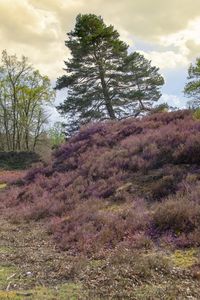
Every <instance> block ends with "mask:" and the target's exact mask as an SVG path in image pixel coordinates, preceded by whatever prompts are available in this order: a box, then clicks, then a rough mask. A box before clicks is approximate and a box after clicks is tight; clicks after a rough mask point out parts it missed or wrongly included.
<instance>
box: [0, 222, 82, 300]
mask: <svg viewBox="0 0 200 300" xmlns="http://www.w3.org/2000/svg"><path fill="white" fill-rule="evenodd" d="M44 228H45V226H42V224H35V223H30V224H12V223H10V222H8V221H6V220H5V219H3V218H1V219H0V290H1V292H0V299H24V298H26V299H38V300H39V299H41V300H42V299H79V295H81V293H82V292H81V285H80V284H79V283H77V282H73V281H71V279H69V277H70V273H71V275H73V274H72V271H73V270H72V262H73V258H70V257H69V256H67V255H66V253H63V252H62V253H61V252H59V251H58V250H56V249H55V245H54V244H53V242H52V241H51V238H49V236H48V233H47V232H46V231H45V229H44ZM71 278H72V279H73V276H72V277H71ZM10 291H14V292H10ZM15 291H16V292H15Z"/></svg>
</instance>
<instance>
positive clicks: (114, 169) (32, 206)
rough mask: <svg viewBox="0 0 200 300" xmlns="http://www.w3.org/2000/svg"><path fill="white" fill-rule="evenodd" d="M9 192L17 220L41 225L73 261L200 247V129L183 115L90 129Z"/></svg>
mask: <svg viewBox="0 0 200 300" xmlns="http://www.w3.org/2000/svg"><path fill="white" fill-rule="evenodd" d="M6 193H7V195H6V197H5V194H1V195H3V196H1V195H0V197H2V201H4V200H3V199H6V202H5V201H4V203H5V206H6V207H7V209H8V212H9V215H10V216H12V218H13V219H14V220H15V221H17V220H20V219H26V220H27V221H28V220H30V219H33V220H40V219H44V221H46V222H47V224H50V226H49V232H50V233H52V234H53V236H54V239H55V241H56V243H57V244H58V245H59V246H60V247H61V248H62V249H65V250H68V251H70V252H71V253H73V254H76V253H80V252H82V253H85V254H86V255H92V254H94V253H97V252H99V251H101V250H106V249H110V248H115V246H116V245H117V244H119V243H125V244H126V243H128V245H131V247H138V245H143V246H144V245H147V244H148V245H150V244H151V243H150V242H149V240H150V239H152V241H155V239H162V237H164V236H171V237H172V239H171V240H173V241H174V243H177V244H178V245H179V246H184V247H186V246H187V245H200V236H199V234H198V232H200V222H199V218H200V201H199V199H200V198H199V196H200V122H199V120H196V119H194V118H193V117H192V114H191V112H190V111H187V110H185V111H177V112H171V113H157V114H153V115H150V116H147V117H144V118H142V119H140V120H138V119H131V118H130V119H126V120H123V121H110V122H107V123H106V122H105V123H97V124H93V125H90V126H88V127H85V128H82V129H81V131H80V132H79V133H78V134H77V135H75V136H74V137H72V138H71V139H70V140H69V141H68V142H67V143H66V144H65V145H62V146H61V147H60V148H59V149H58V150H57V151H56V152H55V153H54V158H53V162H52V163H51V164H50V165H49V166H47V167H40V168H37V169H33V170H31V171H30V172H29V173H28V174H27V175H26V176H25V177H24V179H23V186H21V187H17V188H12V189H11V190H9V191H6ZM145 241H147V242H145ZM141 247H142V246H141Z"/></svg>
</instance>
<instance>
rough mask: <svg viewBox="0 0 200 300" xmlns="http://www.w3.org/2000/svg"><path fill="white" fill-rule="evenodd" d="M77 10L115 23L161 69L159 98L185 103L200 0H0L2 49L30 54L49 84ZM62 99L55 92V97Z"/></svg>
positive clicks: (199, 43)
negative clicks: (185, 88) (48, 79)
mask: <svg viewBox="0 0 200 300" xmlns="http://www.w3.org/2000/svg"><path fill="white" fill-rule="evenodd" d="M79 13H95V14H97V15H101V16H102V17H103V18H104V21H105V22H106V23H107V24H112V25H114V27H115V28H116V29H117V30H118V31H119V33H120V35H121V38H122V39H123V40H124V41H126V42H127V43H128V44H129V45H130V49H131V50H137V51H140V52H142V53H143V54H144V55H145V57H147V58H148V59H151V60H152V63H153V64H154V65H156V66H158V67H159V68H160V72H161V73H162V74H163V76H164V77H165V86H164V87H163V90H162V92H163V96H162V101H165V102H166V101H167V102H168V103H169V104H171V105H174V106H180V107H181V106H184V105H185V101H186V99H184V96H183V93H182V90H183V87H184V84H185V82H186V77H187V68H188V65H189V64H190V63H191V62H192V61H194V60H195V58H196V57H197V56H200V0H192V1H191V0H168V1H164V0H123V1H121V0H0V39H1V43H0V51H2V50H3V49H7V51H8V53H9V54H17V55H18V56H21V55H25V56H27V57H29V59H30V62H31V63H32V64H33V65H34V66H35V67H36V68H38V69H39V70H40V72H41V73H42V74H45V75H48V76H49V77H50V78H51V80H52V84H53V83H54V82H55V80H56V78H57V77H58V76H60V75H62V74H63V71H62V68H63V67H64V63H63V61H64V60H66V59H67V57H68V55H69V53H68V50H67V48H66V47H65V46H64V41H65V39H66V33H67V32H68V31H70V30H71V29H73V28H74V24H75V18H76V16H77V14H79ZM62 99H63V93H61V94H59V93H58V95H57V100H56V102H57V103H58V102H60V101H62ZM53 114H54V115H53V117H52V118H53V119H56V112H55V111H53Z"/></svg>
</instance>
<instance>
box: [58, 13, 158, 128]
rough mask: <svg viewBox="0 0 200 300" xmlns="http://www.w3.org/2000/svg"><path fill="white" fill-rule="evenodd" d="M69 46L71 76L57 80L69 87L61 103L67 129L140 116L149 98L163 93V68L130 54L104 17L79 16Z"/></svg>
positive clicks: (59, 84)
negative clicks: (153, 65)
mask: <svg viewBox="0 0 200 300" xmlns="http://www.w3.org/2000/svg"><path fill="white" fill-rule="evenodd" d="M65 45H66V46H67V47H68V48H69V49H70V51H71V58H70V59H68V60H67V61H65V66H66V68H65V71H66V72H67V74H66V75H64V76H62V77H60V78H58V80H57V84H56V89H63V88H67V89H68V91H67V98H66V100H65V101H64V103H62V104H60V105H59V106H58V110H59V112H60V113H61V114H62V115H64V116H66V117H67V120H68V130H69V129H70V130H72V131H73V130H75V129H77V128H79V126H80V125H81V124H85V123H87V122H89V121H94V120H105V119H108V118H109V119H116V118H118V119H120V118H123V117H126V116H129V115H131V114H132V113H133V111H134V112H135V113H137V114H139V112H138V109H139V108H140V109H142V111H144V110H145V109H147V108H148V109H149V107H150V101H154V100H157V99H158V98H159V97H160V93H159V91H158V88H156V85H157V86H160V85H162V84H163V79H162V78H161V76H160V75H158V69H157V68H152V67H151V66H150V62H148V61H147V60H145V59H144V57H143V56H142V55H139V54H132V55H130V56H128V54H127V49H128V46H127V45H126V44H125V43H124V42H122V41H121V40H120V39H119V33H118V32H117V31H116V30H115V29H114V28H113V26H111V25H110V26H106V24H105V23H104V22H103V19H102V18H101V17H97V16H96V15H93V14H86V15H78V16H77V18H76V24H75V28H74V30H73V31H71V32H69V33H68V40H67V41H66V42H65ZM145 68H147V69H145ZM135 72H136V73H137V74H135ZM125 75H126V76H125ZM136 75H137V76H136ZM152 76H153V78H151V77H152ZM136 79H137V81H138V84H137V83H136ZM143 80H144V82H142V81H143ZM145 88H147V90H148V93H149V96H147V92H145ZM139 89H141V90H139ZM142 97H144V98H143V99H142Z"/></svg>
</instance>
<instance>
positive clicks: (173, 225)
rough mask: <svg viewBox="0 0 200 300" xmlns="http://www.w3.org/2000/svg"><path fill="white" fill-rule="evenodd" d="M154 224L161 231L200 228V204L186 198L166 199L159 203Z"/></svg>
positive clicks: (175, 231)
mask: <svg viewBox="0 0 200 300" xmlns="http://www.w3.org/2000/svg"><path fill="white" fill-rule="evenodd" d="M153 226H154V227H155V228H156V229H157V230H158V231H159V232H160V233H165V232H172V233H174V234H176V235H177V236H179V235H180V234H182V233H191V232H193V231H194V230H195V229H196V228H200V205H199V204H198V203H195V202H192V201H189V200H188V199H185V198H178V197H177V198H175V199H173V198H172V199H169V200H166V201H164V202H162V203H160V204H158V205H157V207H156V209H155V212H154V214H153Z"/></svg>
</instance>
